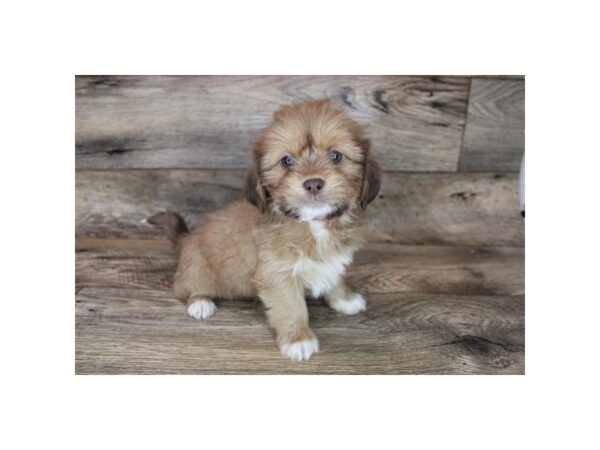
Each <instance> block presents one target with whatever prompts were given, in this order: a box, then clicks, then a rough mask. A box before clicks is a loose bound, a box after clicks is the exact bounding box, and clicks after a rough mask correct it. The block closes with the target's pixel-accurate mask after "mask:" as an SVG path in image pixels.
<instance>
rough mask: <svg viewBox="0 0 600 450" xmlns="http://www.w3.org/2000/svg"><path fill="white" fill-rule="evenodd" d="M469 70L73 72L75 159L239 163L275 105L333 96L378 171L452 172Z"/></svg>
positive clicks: (111, 165)
mask: <svg viewBox="0 0 600 450" xmlns="http://www.w3.org/2000/svg"><path fill="white" fill-rule="evenodd" d="M468 88H469V79H468V78H464V77H415V76H167V77H165V76H78V77H76V167H77V168H78V169H123V168H216V169H221V168H229V169H232V168H234V169H235V168H243V167H247V166H248V165H249V162H250V161H249V155H250V148H251V146H252V143H253V140H254V139H255V136H256V134H257V133H258V131H259V130H260V129H262V128H263V127H264V126H266V125H267V124H268V122H269V120H270V118H271V115H272V113H273V112H274V111H275V110H276V109H277V108H278V107H279V106H281V105H284V104H289V103H293V102H298V101H302V100H306V99H309V98H323V97H329V98H333V99H335V100H336V101H338V102H339V104H340V106H342V107H344V108H345V109H346V110H347V111H348V113H349V114H350V115H351V116H353V117H354V118H355V119H356V120H358V121H359V122H361V123H363V124H364V125H366V126H367V127H368V132H369V136H370V137H371V140H372V144H373V151H374V153H375V155H377V157H378V158H379V160H380V161H381V163H382V165H383V167H385V168H386V170H405V171H454V170H456V168H457V164H458V158H459V154H460V147H461V142H462V134H463V130H464V124H465V116H466V109H467V96H468Z"/></svg>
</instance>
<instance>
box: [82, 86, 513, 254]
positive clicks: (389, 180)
mask: <svg viewBox="0 0 600 450" xmlns="http://www.w3.org/2000/svg"><path fill="white" fill-rule="evenodd" d="M75 84H76V86H75V87H76V149H75V150H76V168H77V174H76V232H77V235H78V236H79V237H83V236H95V237H125V238H150V239H158V238H161V237H162V236H161V235H160V233H159V232H158V231H157V230H156V229H154V228H152V227H150V226H149V225H147V224H145V223H143V222H142V221H143V219H144V218H146V217H147V216H148V215H150V214H152V213H155V212H157V211H160V210H163V209H167V208H169V209H173V210H176V211H179V212H181V213H183V215H184V216H185V217H186V218H187V219H188V220H190V221H191V222H192V223H193V224H197V223H201V222H202V221H203V220H204V218H205V217H206V214H208V213H209V212H211V211H213V210H216V209H218V208H220V207H221V206H223V205H224V204H226V203H227V202H228V201H230V200H232V199H234V198H238V197H239V196H240V195H241V178H242V174H243V170H244V168H246V167H247V166H248V164H249V162H250V160H249V155H250V148H251V145H252V142H253V139H254V138H255V136H256V134H257V133H258V131H259V130H260V129H261V128H263V127H264V126H265V125H266V124H267V123H268V122H269V120H270V117H271V115H272V113H273V112H274V111H275V110H276V109H277V108H278V107H279V106H281V105H284V104H288V103H292V102H297V101H301V100H304V99H309V98H323V97H329V98H333V99H334V100H336V101H337V102H338V103H339V104H340V106H341V107H343V108H344V109H345V110H346V111H347V112H348V113H349V114H350V115H351V116H352V117H354V118H355V119H356V120H358V121H359V122H361V123H363V124H364V125H366V127H367V129H368V133H369V136H370V138H371V142H372V147H373V152H374V153H375V155H376V157H377V159H378V160H379V161H380V163H381V165H382V167H383V168H384V170H385V173H384V181H383V187H382V191H381V194H380V198H379V199H378V200H377V201H376V202H375V203H374V204H373V207H372V208H371V210H370V223H371V227H372V230H373V233H372V234H371V239H372V240H374V241H386V242H395V243H399V244H452V245H477V246H522V245H523V244H524V230H523V221H522V219H521V217H520V213H519V206H518V177H517V173H516V171H517V170H518V165H519V162H520V159H521V156H522V154H523V147H524V79H523V78H522V77H509V78H506V77H485V78H479V77H428V76H262V77H260V76H168V77H163V76H78V77H76V80H75Z"/></svg>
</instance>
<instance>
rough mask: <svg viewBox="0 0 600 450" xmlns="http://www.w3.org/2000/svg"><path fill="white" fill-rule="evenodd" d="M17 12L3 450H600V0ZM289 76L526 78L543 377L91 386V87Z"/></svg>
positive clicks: (8, 13)
mask: <svg viewBox="0 0 600 450" xmlns="http://www.w3.org/2000/svg"><path fill="white" fill-rule="evenodd" d="M8 4H9V2H4V3H3V5H2V6H0V22H1V23H0V38H1V41H0V42H1V45H2V61H3V63H4V64H3V69H2V72H1V75H0V76H1V84H0V86H1V88H0V89H1V97H0V103H1V108H2V122H1V123H2V131H1V135H2V138H3V139H2V169H3V170H2V175H3V176H2V177H0V178H1V185H0V187H1V189H2V191H1V192H2V200H3V205H2V206H3V208H2V217H1V220H0V223H1V227H2V228H1V231H2V236H3V244H2V247H3V250H4V251H3V252H2V256H3V258H2V262H3V281H4V283H3V289H2V302H1V303H0V304H1V305H2V306H1V307H2V310H1V313H2V315H1V317H2V326H1V327H0V332H1V333H2V335H1V338H2V341H1V342H2V359H1V360H2V366H3V368H2V372H1V374H2V384H1V385H2V396H1V400H0V402H1V403H2V406H1V408H2V409H1V412H2V416H3V417H2V422H1V423H2V429H3V431H2V435H1V437H0V439H1V446H2V447H3V448H11V449H12V448H36V447H39V446H44V447H50V448H54V447H57V448H75V447H76V448H86V449H95V448H102V449H106V448H110V449H113V448H177V449H180V448H183V447H186V448H187V447H194V448H207V449H217V448H247V447H250V448H252V447H254V446H257V447H259V448H278V449H282V448H285V449H289V448H292V449H293V448H302V447H308V446H310V447H312V448H327V447H328V448H363V449H364V448H384V447H385V448H392V447H393V448H400V447H402V448H409V449H414V448H444V449H446V448H462V449H464V448H477V449H481V448H489V449H495V448H507V447H511V448H514V447H516V448H540V447H542V446H545V447H548V446H552V447H553V448H554V447H557V448H592V447H594V446H595V448H598V438H597V432H596V431H595V427H597V419H598V413H597V404H598V400H599V398H598V388H597V381H596V379H597V376H598V370H597V369H598V362H597V358H598V353H599V352H598V344H599V342H598V338H597V332H596V329H597V317H598V300H599V298H598V297H599V296H598V290H597V288H596V285H595V283H596V282H597V279H598V274H597V272H598V250H599V248H598V232H599V230H600V223H599V220H598V205H599V204H600V202H599V200H598V194H599V193H600V189H599V187H598V179H599V178H600V176H599V175H598V170H599V168H598V167H599V165H598V128H599V126H598V123H597V122H598V105H600V102H599V98H598V81H597V73H598V72H597V71H596V68H595V67H594V64H597V59H598V57H597V54H598V48H597V45H596V43H597V42H599V41H600V39H599V36H598V26H597V20H596V19H597V14H596V13H593V12H592V10H591V6H588V5H591V4H592V2H589V3H588V2H583V1H573V0H572V1H570V2H568V3H567V4H566V5H567V6H565V3H558V2H553V1H549V2H543V3H540V2H536V3H534V2H529V3H526V2H524V1H512V0H508V1H503V2H493V3H490V2H481V1H452V2H449V1H422V2H411V3H410V4H406V3H401V2H384V1H380V0H370V1H369V2H360V3H358V2H350V1H346V2H341V1H338V2H327V1H326V0H320V1H314V0H306V1H303V2H294V3H289V4H288V6H284V2H282V1H278V2H275V1H273V2H267V1H258V0H255V1H252V2H249V1H247V2H242V1H236V2H232V1H220V2H219V6H215V5H213V4H211V5H210V6H209V4H208V3H203V2H182V1H170V2H156V1H147V2H125V1H118V2H117V1H112V0H108V1H102V2H93V3H91V2H83V1H79V2H60V1H52V2H35V1H32V2H20V3H17V2H11V4H10V6H7V5H8ZM14 5H18V6H14ZM530 5H531V6H530ZM271 73H276V74H468V75H470V74H526V101H527V107H526V111H527V114H526V116H527V130H526V137H527V140H526V142H527V145H526V146H527V183H528V186H527V195H528V201H527V264H526V268H527V298H526V311H527V312H526V316H527V325H526V336H527V342H526V355H527V356H526V361H527V366H526V371H527V375H525V376H506V377H491V376H487V377H484V376H461V377H459V376H438V377H432V376H411V377H409V376H366V377H357V376H355V377H338V376H336V377H334V376H331V377H320V376H313V377H300V376H278V377H241V376H240V377H217V376H202V377H200V376H195V377H184V376H162V377H152V376H113V377H109V376H104V377H101V376H79V377H76V376H75V375H74V302H73V297H74V292H73V285H74V242H73V236H74V75H75V74H271ZM7 248H8V251H6V249H7Z"/></svg>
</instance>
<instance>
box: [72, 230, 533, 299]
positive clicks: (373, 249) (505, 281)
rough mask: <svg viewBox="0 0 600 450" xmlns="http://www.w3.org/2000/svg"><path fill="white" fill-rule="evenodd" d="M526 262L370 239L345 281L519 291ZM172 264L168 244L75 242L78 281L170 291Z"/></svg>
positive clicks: (513, 252)
mask: <svg viewBox="0 0 600 450" xmlns="http://www.w3.org/2000/svg"><path fill="white" fill-rule="evenodd" d="M158 244H160V245H158ZM524 264H525V261H524V249H522V248H509V247H501V248H469V247H441V246H405V245H392V244H377V243H369V244H367V245H366V246H365V247H364V248H363V249H362V250H360V251H359V252H358V253H357V254H356V257H355V261H354V263H353V264H352V265H351V266H350V268H349V270H348V282H349V284H350V285H352V286H353V287H355V288H356V289H357V290H360V292H363V293H365V294H375V293H390V292H406V291H417V292H431V293H453V294H473V295H491V294H497V295H520V294H523V293H524V289H525V279H524V276H525V267H524ZM176 265H177V257H176V254H175V251H174V250H172V249H171V247H170V244H169V243H167V242H162V241H158V242H153V241H141V242H137V241H122V240H116V241H114V240H98V239H96V240H94V239H86V240H78V242H77V253H76V284H77V286H83V287H107V286H112V287H128V288H143V289H155V290H165V291H170V289H171V287H172V283H173V274H174V273H175V269H176Z"/></svg>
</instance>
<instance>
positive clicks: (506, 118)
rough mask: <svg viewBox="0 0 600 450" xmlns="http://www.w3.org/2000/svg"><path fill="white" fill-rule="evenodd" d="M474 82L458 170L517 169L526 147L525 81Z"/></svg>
mask: <svg viewBox="0 0 600 450" xmlns="http://www.w3.org/2000/svg"><path fill="white" fill-rule="evenodd" d="M471 83H472V84H471V94H470V96H469V109H468V115H467V125H466V128H465V136H464V142H463V151H462V155H461V159H460V165H459V170H464V171H518V170H519V164H520V162H521V157H522V156H523V152H524V149H525V81H524V80H522V81H520V80H498V79H487V78H486V79H479V78H478V79H473V80H472V82H471Z"/></svg>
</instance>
